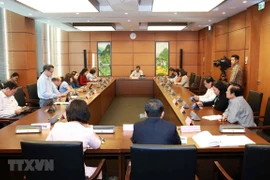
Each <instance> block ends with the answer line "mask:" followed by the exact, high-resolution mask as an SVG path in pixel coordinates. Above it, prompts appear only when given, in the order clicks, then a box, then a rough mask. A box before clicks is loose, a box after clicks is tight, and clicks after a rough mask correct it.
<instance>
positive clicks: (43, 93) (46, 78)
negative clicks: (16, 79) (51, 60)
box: [37, 64, 64, 107]
mask: <svg viewBox="0 0 270 180" xmlns="http://www.w3.org/2000/svg"><path fill="white" fill-rule="evenodd" d="M53 70H54V66H53V65H51V64H46V65H44V66H43V73H42V74H41V75H40V77H39V78H38V82H37V90H38V97H39V99H40V100H39V106H40V107H44V106H48V105H50V104H52V103H53V99H56V98H60V97H62V96H64V95H62V94H61V93H60V92H59V91H58V90H57V89H56V88H55V86H54V85H53V82H52V81H51V76H52V73H53Z"/></svg>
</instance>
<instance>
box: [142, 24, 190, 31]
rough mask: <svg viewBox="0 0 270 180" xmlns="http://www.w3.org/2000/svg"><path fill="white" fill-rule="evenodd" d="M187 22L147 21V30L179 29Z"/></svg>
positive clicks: (185, 25)
mask: <svg viewBox="0 0 270 180" xmlns="http://www.w3.org/2000/svg"><path fill="white" fill-rule="evenodd" d="M185 27H187V23H164V22H160V23H148V27H147V30H148V31H181V30H182V29H184V28H185Z"/></svg>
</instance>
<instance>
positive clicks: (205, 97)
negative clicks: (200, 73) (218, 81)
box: [194, 76, 216, 102]
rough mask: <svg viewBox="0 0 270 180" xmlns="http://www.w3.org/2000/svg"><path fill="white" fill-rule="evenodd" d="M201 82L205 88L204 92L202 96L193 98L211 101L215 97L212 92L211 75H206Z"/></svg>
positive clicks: (212, 80)
mask: <svg viewBox="0 0 270 180" xmlns="http://www.w3.org/2000/svg"><path fill="white" fill-rule="evenodd" d="M203 83H204V85H205V87H206V88H207V91H206V93H205V94H204V95H202V96H194V99H195V100H196V101H200V102H210V101H213V100H214V99H215V97H216V94H215V93H214V90H213V83H214V79H213V78H212V77H211V76H207V77H206V78H205V80H204V81H203Z"/></svg>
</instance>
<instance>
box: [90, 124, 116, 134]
mask: <svg viewBox="0 0 270 180" xmlns="http://www.w3.org/2000/svg"><path fill="white" fill-rule="evenodd" d="M114 128H115V126H111V125H94V126H93V130H94V132H95V133H104V134H111V133H114V132H115V130H114Z"/></svg>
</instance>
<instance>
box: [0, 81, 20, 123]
mask: <svg viewBox="0 0 270 180" xmlns="http://www.w3.org/2000/svg"><path fill="white" fill-rule="evenodd" d="M17 87H18V85H17V84H16V83H15V82H12V81H8V82H7V83H6V84H5V85H4V88H3V90H1V91H0V118H9V117H14V116H16V115H20V114H21V113H22V108H21V107H20V106H18V102H17V101H16V99H15V98H14V96H13V95H14V94H15V93H16V90H17Z"/></svg>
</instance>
